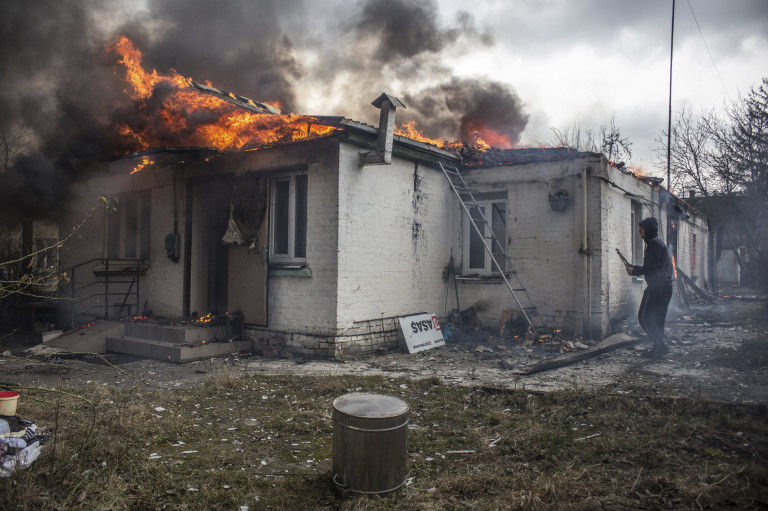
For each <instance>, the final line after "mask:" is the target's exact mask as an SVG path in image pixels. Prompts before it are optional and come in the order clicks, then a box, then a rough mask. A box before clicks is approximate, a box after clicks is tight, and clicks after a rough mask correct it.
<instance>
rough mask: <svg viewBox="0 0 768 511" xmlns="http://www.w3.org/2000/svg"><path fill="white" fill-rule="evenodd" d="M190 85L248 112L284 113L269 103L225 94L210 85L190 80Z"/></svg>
mask: <svg viewBox="0 0 768 511" xmlns="http://www.w3.org/2000/svg"><path fill="white" fill-rule="evenodd" d="M189 84H190V85H191V86H192V87H195V88H196V89H198V90H201V91H203V92H205V93H208V94H212V95H214V96H216V97H217V98H219V99H223V100H224V101H228V102H230V103H232V104H233V105H237V106H239V107H241V108H245V109H246V110H250V111H251V112H256V113H257V114H272V115H280V114H281V113H282V112H281V111H280V109H279V108H277V107H274V106H272V105H269V104H267V103H262V102H261V101H254V100H252V99H249V98H246V97H243V96H240V95H237V94H234V93H232V92H224V91H222V90H219V89H217V88H215V87H210V86H208V85H203V84H202V83H197V82H193V81H192V80H189Z"/></svg>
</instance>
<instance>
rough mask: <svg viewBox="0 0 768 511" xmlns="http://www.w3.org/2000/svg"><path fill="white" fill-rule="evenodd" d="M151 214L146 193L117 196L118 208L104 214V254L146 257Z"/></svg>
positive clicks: (118, 256) (121, 256) (134, 257)
mask: <svg viewBox="0 0 768 511" xmlns="http://www.w3.org/2000/svg"><path fill="white" fill-rule="evenodd" d="M151 218H152V209H151V197H150V195H149V194H148V193H144V194H136V195H129V196H123V197H120V200H119V202H118V204H117V211H115V212H113V213H108V216H107V257H108V258H109V259H141V260H142V261H149V258H150V253H149V239H150V232H151V226H150V224H151Z"/></svg>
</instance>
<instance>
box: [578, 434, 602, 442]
mask: <svg viewBox="0 0 768 511" xmlns="http://www.w3.org/2000/svg"><path fill="white" fill-rule="evenodd" d="M600 435H602V433H595V434H594V435H589V436H583V437H581V438H577V439H576V440H574V442H580V441H581V440H589V439H590V438H595V437H596V436H600Z"/></svg>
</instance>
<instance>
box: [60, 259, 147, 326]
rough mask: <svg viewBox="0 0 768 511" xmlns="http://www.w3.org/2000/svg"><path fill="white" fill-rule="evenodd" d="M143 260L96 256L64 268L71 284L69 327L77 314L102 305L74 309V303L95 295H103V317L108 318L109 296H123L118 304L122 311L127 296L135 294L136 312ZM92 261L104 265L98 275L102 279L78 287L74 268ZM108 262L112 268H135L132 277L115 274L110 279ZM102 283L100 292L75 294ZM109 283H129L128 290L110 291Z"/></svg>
mask: <svg viewBox="0 0 768 511" xmlns="http://www.w3.org/2000/svg"><path fill="white" fill-rule="evenodd" d="M143 262H145V261H143V260H142V259H109V258H106V257H96V258H93V259H89V260H88V261H84V262H82V263H78V264H76V265H74V266H72V267H70V268H67V269H66V270H64V272H66V273H69V275H70V282H71V285H70V297H69V298H70V303H71V306H70V328H72V329H74V328H75V318H76V317H77V316H79V315H80V314H83V313H85V312H88V311H91V310H94V309H98V308H99V307H102V305H92V306H90V307H86V308H85V309H82V310H76V309H75V304H76V303H82V302H84V301H86V300H90V299H91V298H93V297H96V296H103V297H104V305H103V307H104V319H109V307H110V301H109V298H110V297H111V296H125V299H124V300H123V303H122V304H121V305H120V311H122V309H123V307H124V306H125V305H126V303H127V301H128V297H129V296H132V295H135V297H136V301H135V306H136V311H137V312H138V310H139V298H140V297H139V278H140V277H141V264H142V263H143ZM93 263H101V264H103V265H104V269H103V272H104V274H103V275H102V276H100V277H101V278H102V279H103V280H98V279H97V280H94V281H93V282H89V283H88V284H84V285H82V286H80V287H77V286H76V275H77V271H76V270H77V269H79V268H82V267H84V266H87V265H91V264H93ZM110 264H112V265H113V266H112V267H113V268H114V267H115V266H121V265H123V266H124V268H123V269H130V270H134V269H135V273H133V274H132V275H131V277H132V278H131V279H130V280H125V277H126V276H127V275H125V274H121V275H116V279H110ZM126 264H127V265H130V267H129V268H125V265H126ZM133 265H135V266H133ZM92 271H94V269H92ZM102 284H103V285H104V291H103V292H101V293H89V294H88V295H86V296H77V293H78V292H79V291H82V290H83V289H86V288H88V287H91V286H94V285H102ZM110 284H113V285H115V284H130V287H129V288H128V290H127V291H126V292H125V293H123V292H110V289H109V285H110ZM134 284H135V285H136V289H135V291H134V290H133V285H134ZM131 305H134V304H131Z"/></svg>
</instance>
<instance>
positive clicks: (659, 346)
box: [648, 342, 669, 360]
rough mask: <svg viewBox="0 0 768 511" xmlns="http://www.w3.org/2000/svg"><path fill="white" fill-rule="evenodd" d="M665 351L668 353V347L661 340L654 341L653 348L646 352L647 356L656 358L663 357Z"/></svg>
mask: <svg viewBox="0 0 768 511" xmlns="http://www.w3.org/2000/svg"><path fill="white" fill-rule="evenodd" d="M667 353H669V348H667V345H666V344H664V343H663V342H656V343H653V348H652V349H651V351H649V352H648V357H649V358H652V359H654V360H658V359H660V358H663V357H664V355H666V354H667Z"/></svg>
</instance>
